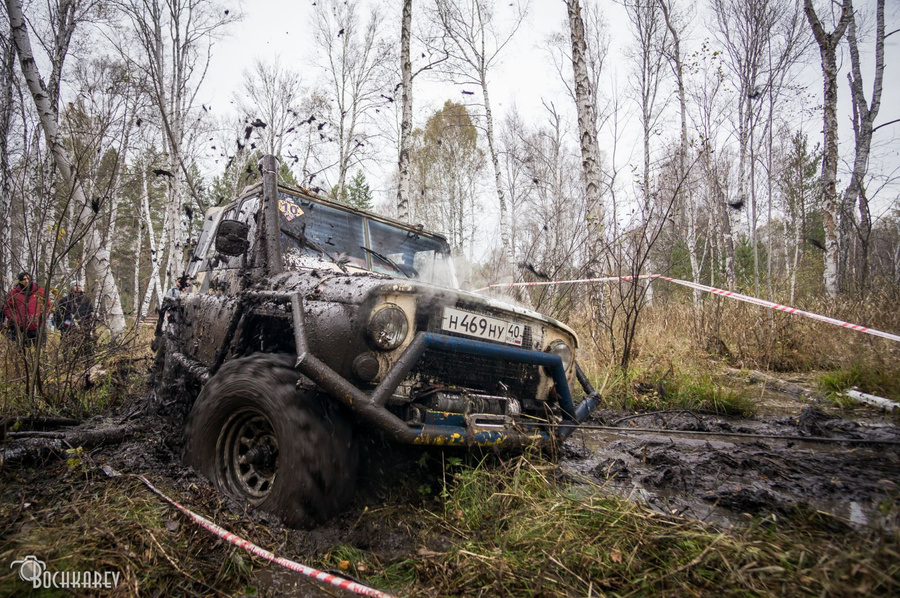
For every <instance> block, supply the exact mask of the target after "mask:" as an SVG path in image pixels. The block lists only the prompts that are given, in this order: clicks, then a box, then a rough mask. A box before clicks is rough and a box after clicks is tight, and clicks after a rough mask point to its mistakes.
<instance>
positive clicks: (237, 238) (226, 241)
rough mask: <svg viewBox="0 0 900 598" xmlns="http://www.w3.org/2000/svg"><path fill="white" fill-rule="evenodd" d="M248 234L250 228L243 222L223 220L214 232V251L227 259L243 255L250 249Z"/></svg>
mask: <svg viewBox="0 0 900 598" xmlns="http://www.w3.org/2000/svg"><path fill="white" fill-rule="evenodd" d="M249 234H250V227H249V226H248V225H246V224H244V223H243V222H241V221H239V220H223V221H222V222H220V223H219V229H218V230H217V231H216V251H218V252H219V253H221V254H222V255H227V256H229V257H237V256H239V255H243V254H244V253H246V252H247V249H248V248H249V247H250V241H249V240H247V236H248V235H249Z"/></svg>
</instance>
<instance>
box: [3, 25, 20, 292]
mask: <svg viewBox="0 0 900 598" xmlns="http://www.w3.org/2000/svg"><path fill="white" fill-rule="evenodd" d="M6 42H7V43H2V44H0V214H3V215H4V216H3V218H0V289H3V290H4V291H5V290H6V289H8V288H10V287H11V286H12V280H13V272H12V264H11V263H10V261H11V260H10V257H11V256H10V251H9V250H10V248H11V247H12V237H11V233H12V227H11V226H10V220H11V218H10V215H11V214H12V185H11V184H10V180H11V176H12V175H11V172H10V168H9V137H8V135H9V132H10V127H11V125H12V117H13V85H14V78H15V67H16V53H15V50H14V49H13V44H12V41H11V40H6Z"/></svg>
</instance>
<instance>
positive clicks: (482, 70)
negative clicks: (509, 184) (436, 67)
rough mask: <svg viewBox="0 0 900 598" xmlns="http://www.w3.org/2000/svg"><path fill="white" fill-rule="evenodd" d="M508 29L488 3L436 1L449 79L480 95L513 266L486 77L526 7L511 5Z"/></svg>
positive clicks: (504, 244)
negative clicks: (501, 24) (502, 25)
mask: <svg viewBox="0 0 900 598" xmlns="http://www.w3.org/2000/svg"><path fill="white" fill-rule="evenodd" d="M510 6H512V15H511V17H510V18H509V20H508V26H507V27H505V28H503V29H500V28H499V27H498V26H497V22H496V15H495V12H494V8H495V5H494V3H493V2H489V1H488V0H436V7H437V15H436V16H437V19H438V20H439V22H440V24H441V27H442V28H443V31H444V43H445V47H446V48H447V52H448V56H449V60H448V71H449V72H448V75H449V76H450V78H451V80H452V81H453V82H454V83H456V84H460V85H466V84H468V85H475V86H477V87H478V89H479V90H480V91H481V100H482V105H483V107H484V120H485V136H486V138H487V143H488V153H489V155H490V158H491V164H492V166H493V169H494V185H495V189H496V192H497V204H498V207H499V209H500V244H501V251H502V255H503V256H504V257H505V259H507V260H508V261H509V263H510V264H514V263H515V256H514V246H513V243H511V242H510V238H509V222H508V215H507V206H506V199H505V198H504V193H503V181H502V174H501V168H500V156H499V147H498V145H497V143H496V139H495V136H494V117H493V112H492V109H491V99H490V89H489V85H488V77H489V73H490V72H491V69H492V68H493V67H495V66H496V65H497V63H498V62H499V60H500V54H501V52H502V51H503V49H504V48H505V47H506V46H507V44H509V42H510V41H511V40H512V38H513V36H515V34H516V32H517V31H518V29H519V27H520V26H521V24H522V21H523V20H524V18H525V15H526V6H523V5H520V4H515V3H513V4H511V5H510Z"/></svg>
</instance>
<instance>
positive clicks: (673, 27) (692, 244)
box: [657, 0, 700, 308]
mask: <svg viewBox="0 0 900 598" xmlns="http://www.w3.org/2000/svg"><path fill="white" fill-rule="evenodd" d="M657 2H658V4H659V9H660V11H661V12H662V17H663V22H664V23H665V25H666V29H667V30H668V32H669V36H670V37H671V39H672V43H671V44H668V45H667V46H666V47H665V57H666V60H667V61H668V63H669V68H670V70H671V71H672V75H673V76H674V77H675V91H676V97H677V98H678V122H679V125H680V126H679V134H678V154H677V155H676V157H675V170H676V173H675V179H676V180H677V181H684V180H685V179H686V177H687V161H688V154H689V153H690V144H689V142H688V121H687V92H686V90H685V72H684V71H685V68H684V54H683V51H682V45H681V42H682V29H681V26H682V25H681V24H680V23H679V22H678V16H677V15H676V14H674V10H673V9H674V6H673V4H674V3H673V2H672V0H657ZM678 199H679V203H680V204H681V205H682V206H684V208H685V212H686V224H687V227H686V228H687V230H686V231H685V240H686V245H687V250H688V260H689V261H690V264H691V277H692V278H693V280H694V282H696V283H699V282H700V257H699V255H698V251H697V209H696V201H695V196H694V192H693V185H685V186H684V192H683V193H682V194H681V195H680V197H679V198H678ZM693 298H694V307H695V308H697V307H699V306H700V291H697V290H695V291H694V293H693Z"/></svg>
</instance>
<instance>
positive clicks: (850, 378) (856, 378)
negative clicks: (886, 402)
mask: <svg viewBox="0 0 900 598" xmlns="http://www.w3.org/2000/svg"><path fill="white" fill-rule="evenodd" d="M853 387H857V388H859V390H861V391H862V392H865V393H869V394H873V395H876V396H880V397H884V398H887V399H893V400H900V372H897V371H891V370H890V369H887V368H884V369H882V368H874V367H863V366H861V365H859V364H854V365H852V366H850V367H849V368H839V369H835V370H832V371H830V372H826V373H824V374H821V375H820V376H819V389H820V390H821V391H822V392H824V393H827V394H828V395H830V396H833V397H837V396H840V395H841V393H843V392H844V391H845V390H847V389H849V388H853Z"/></svg>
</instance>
